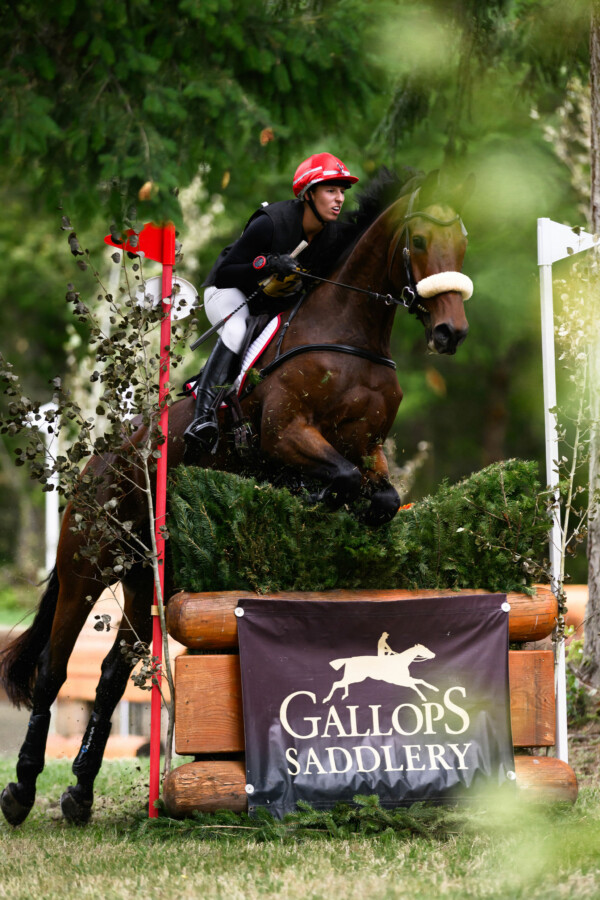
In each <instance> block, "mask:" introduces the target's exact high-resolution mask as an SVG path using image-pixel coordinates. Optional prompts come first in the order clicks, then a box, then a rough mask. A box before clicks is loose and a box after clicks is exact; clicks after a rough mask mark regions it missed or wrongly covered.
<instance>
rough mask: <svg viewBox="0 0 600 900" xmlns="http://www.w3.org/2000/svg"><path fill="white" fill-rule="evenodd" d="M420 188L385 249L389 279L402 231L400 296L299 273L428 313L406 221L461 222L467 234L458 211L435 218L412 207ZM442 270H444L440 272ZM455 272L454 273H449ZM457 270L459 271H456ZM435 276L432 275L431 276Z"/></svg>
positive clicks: (443, 223) (442, 225) (412, 197)
mask: <svg viewBox="0 0 600 900" xmlns="http://www.w3.org/2000/svg"><path fill="white" fill-rule="evenodd" d="M419 190H420V188H417V190H416V191H414V192H413V193H412V194H411V196H410V200H409V201H408V210H407V212H406V215H405V216H404V217H403V219H402V221H401V223H400V227H399V228H398V230H397V231H396V233H395V235H394V237H393V239H392V243H391V244H390V250H389V253H388V270H387V275H388V280H389V281H391V280H392V266H393V264H394V259H395V257H396V253H397V251H398V246H399V244H400V241H401V240H402V236H403V235H404V236H405V237H404V247H403V248H402V258H403V261H404V274H405V275H406V281H407V283H406V285H405V286H404V287H403V288H402V291H401V293H400V297H394V296H392V294H379V293H378V292H377V291H370V290H368V289H367V288H360V287H355V286H354V285H352V284H344V283H343V282H341V281H332V280H331V278H321V277H320V276H319V275H312V274H311V273H310V272H300V273H299V274H300V276H301V277H302V278H311V279H312V280H313V281H322V282H324V283H326V284H333V285H335V286H336V287H341V288H344V289H345V290H347V291H356V292H357V293H359V294H366V295H367V296H368V297H369V299H371V300H382V301H383V302H384V303H385V304H386V305H387V306H393V305H395V306H402V307H403V308H404V309H406V310H408V312H409V313H413V314H414V315H418V313H422V314H425V315H426V314H427V309H426V308H425V307H424V306H423V305H422V304H421V303H420V302H419V296H421V295H420V294H419V285H418V284H417V282H416V281H415V276H414V273H413V268H412V261H411V258H410V247H409V231H408V223H409V222H410V220H411V219H417V218H418V219H426V220H427V221H428V222H433V223H434V225H440V226H441V227H442V228H446V227H449V226H450V225H454V223H455V222H460V227H461V229H462V233H463V234H464V235H465V236H466V234H467V229H466V228H465V226H464V222H463V220H462V219H461V217H460V215H459V214H458V213H457V214H456V215H455V216H454V217H453V218H452V219H438V218H436V216H432V215H430V214H429V213H426V212H420V211H419V210H417V211H416V212H414V211H413V206H414V202H415V200H416V197H417V194H418V193H419ZM440 274H444V273H440ZM452 274H454V273H452ZM457 274H460V273H457ZM430 277H435V276H430ZM427 280H428V279H423V281H427ZM460 290H461V292H463V297H464V299H467V297H466V296H465V295H464V289H462V288H461V289H460Z"/></svg>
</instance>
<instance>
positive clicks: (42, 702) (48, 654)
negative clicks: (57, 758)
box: [0, 573, 103, 825]
mask: <svg viewBox="0 0 600 900" xmlns="http://www.w3.org/2000/svg"><path fill="white" fill-rule="evenodd" d="M77 582H79V583H77ZM102 589H103V587H102V585H101V584H99V583H98V582H96V581H94V580H93V578H91V577H90V578H84V576H83V575H81V576H80V577H79V578H78V579H72V580H71V581H70V582H68V581H67V580H66V579H65V577H64V574H63V577H62V578H60V573H59V589H58V600H57V604H56V612H55V614H54V620H53V623H52V631H51V633H50V638H49V640H48V642H47V644H46V646H45V647H44V650H43V651H42V653H41V655H40V657H39V661H38V670H37V677H36V681H35V687H34V689H33V701H32V712H31V717H30V719H29V726H28V729H27V735H26V737H25V741H24V742H23V745H22V746H21V749H20V751H19V758H18V762H17V782H16V783H14V782H11V783H10V784H8V785H7V786H6V787H5V789H4V791H3V792H2V797H1V799H0V806H1V808H2V812H3V813H4V816H5V818H6V820H7V821H8V822H9V823H10V824H11V825H20V824H21V822H23V821H24V820H25V819H26V818H27V815H28V813H29V811H30V810H31V808H32V806H33V804H34V801H35V792H36V782H37V778H38V775H39V774H40V772H41V771H42V770H43V768H44V760H45V754H46V741H47V738H48V728H49V725H50V708H51V706H52V704H53V703H54V701H55V700H56V697H57V695H58V692H59V690H60V688H61V687H62V685H63V684H64V682H65V680H66V677H67V662H68V659H69V657H70V655H71V652H72V650H73V647H74V646H75V641H76V640H77V636H78V635H79V632H80V631H81V629H82V628H83V625H84V623H85V620H86V619H87V617H88V615H89V613H90V609H91V605H90V602H86V597H87V596H91V597H92V601H91V602H94V601H95V600H96V599H97V598H98V596H99V595H100V593H101V591H102Z"/></svg>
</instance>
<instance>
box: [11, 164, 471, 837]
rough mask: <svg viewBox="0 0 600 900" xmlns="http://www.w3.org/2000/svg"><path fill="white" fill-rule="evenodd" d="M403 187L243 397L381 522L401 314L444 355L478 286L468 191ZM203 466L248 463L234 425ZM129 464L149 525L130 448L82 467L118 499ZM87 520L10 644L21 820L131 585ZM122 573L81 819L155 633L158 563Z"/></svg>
mask: <svg viewBox="0 0 600 900" xmlns="http://www.w3.org/2000/svg"><path fill="white" fill-rule="evenodd" d="M395 197H396V199H395V201H394V202H393V203H391V205H389V206H387V208H384V207H383V204H382V205H380V206H379V208H378V209H373V210H372V214H371V213H369V215H368V216H367V212H365V218H367V219H369V217H370V222H369V221H367V222H366V223H365V225H364V228H363V229H362V230H361V232H360V235H359V237H358V238H357V240H356V241H355V243H354V245H353V246H352V247H351V248H350V249H349V250H348V251H347V252H346V253H345V255H344V258H342V259H341V260H340V261H339V262H338V263H337V264H336V266H335V269H334V271H333V272H332V274H331V281H333V282H335V283H334V284H331V283H323V284H319V286H318V287H316V288H315V289H314V290H312V291H310V293H309V294H308V295H307V297H306V299H305V300H304V302H303V303H302V305H301V306H300V307H299V309H298V310H297V312H296V314H295V315H294V316H293V318H290V319H289V320H288V325H287V326H286V327H285V330H284V336H283V339H282V341H281V345H280V347H279V348H276V347H275V346H269V348H268V349H267V351H266V352H265V354H264V358H263V359H262V360H261V362H260V365H261V367H262V373H263V376H264V377H263V378H262V380H261V381H260V383H259V384H257V385H256V386H255V387H254V388H253V389H252V390H251V391H249V392H248V393H247V395H246V396H245V397H244V398H242V401H241V405H242V410H243V413H244V414H245V416H246V417H247V418H248V419H249V421H250V422H251V423H252V427H253V429H254V431H255V433H256V434H257V435H258V436H259V442H260V447H259V451H258V452H259V453H260V457H261V459H262V460H263V461H266V464H267V465H273V466H274V467H277V466H284V467H288V468H289V469H291V470H294V471H297V472H300V473H301V474H302V476H303V477H306V478H309V479H310V480H311V481H312V482H317V483H318V484H320V485H321V487H322V495H323V498H324V499H325V500H326V501H328V502H329V503H330V505H331V506H334V507H335V506H340V505H341V504H345V503H352V502H353V501H355V500H356V499H357V498H359V496H361V494H362V495H365V496H366V498H367V504H368V506H367V510H366V513H364V514H363V515H364V520H365V522H366V523H367V524H372V525H378V524H381V523H384V522H386V521H389V520H390V519H391V518H392V517H393V516H394V515H395V513H396V511H397V509H398V506H399V497H398V494H397V493H396V491H395V489H394V488H393V486H392V485H391V483H390V481H389V478H388V468H387V462H386V459H385V455H384V452H383V449H382V444H383V441H384V440H385V438H386V437H387V435H388V432H389V431H390V428H391V426H392V423H393V421H394V418H395V416H396V412H397V410H398V406H399V404H400V401H401V398H402V391H401V389H400V386H399V384H398V380H397V377H396V372H395V365H394V363H393V361H392V360H391V359H390V337H391V332H392V324H393V321H394V315H395V311H396V309H397V307H398V306H399V305H403V306H406V307H408V308H409V309H410V311H412V312H414V313H415V314H416V316H417V318H418V319H420V320H421V322H422V323H423V325H424V328H425V334H426V339H427V345H428V346H429V348H430V349H431V350H433V351H436V352H438V353H445V354H452V353H455V352H456V349H457V347H458V346H459V345H460V344H461V343H462V341H463V340H464V339H465V337H466V335H467V331H468V324H467V320H466V317H465V312H464V305H463V303H464V299H465V298H466V297H467V296H469V295H470V291H469V288H468V284H470V282H469V279H468V278H466V276H464V275H462V274H461V273H460V270H461V268H462V262H463V257H464V253H465V249H466V244H467V241H466V232H465V230H464V226H463V224H462V220H461V219H460V215H459V213H458V212H457V209H458V208H459V206H458V203H456V202H455V201H454V200H449V199H448V198H444V197H442V196H440V194H439V188H438V186H437V177H435V178H430V177H428V178H427V179H423V178H422V177H421V178H418V177H417V178H413V179H412V180H411V181H410V182H409V183H408V184H407V185H406V186H405V187H404V189H403V190H399V188H398V187H397V188H396V191H395ZM372 200H373V198H371V201H372ZM371 205H372V206H373V203H372V204H371ZM364 208H365V210H367V209H368V204H366V205H365V207H364ZM467 283H468V284H467ZM348 286H350V289H349V288H348ZM361 291H362V292H361ZM277 354H278V359H277V360H276V355H277ZM193 409H194V400H193V398H191V397H188V398H185V399H183V400H181V401H178V402H176V403H174V404H173V406H172V408H171V410H170V425H169V436H168V461H169V465H170V466H176V465H178V464H180V463H181V462H182V460H183V455H184V441H183V439H182V435H183V432H184V431H185V429H186V428H187V426H188V425H189V423H190V422H191V420H192V417H193ZM144 435H145V429H144V427H142V426H140V428H139V429H138V431H137V432H136V433H135V434H134V435H133V438H132V443H133V444H134V445H135V444H136V442H138V443H141V442H142V441H143V438H144ZM128 449H129V448H128ZM198 463H199V464H200V465H203V466H207V467H213V468H214V467H217V468H222V469H225V470H229V471H240V468H241V463H240V460H239V459H238V456H237V455H236V452H235V449H234V448H233V446H232V440H230V439H228V437H227V435H225V434H223V435H222V439H221V441H220V443H219V448H218V451H217V453H216V454H214V455H213V454H208V455H206V456H202V457H200V459H199V460H198ZM119 467H120V470H121V471H122V472H123V473H124V477H125V479H126V480H127V481H128V483H129V485H130V489H129V490H128V492H126V493H125V495H124V496H123V499H122V500H121V502H120V508H119V509H118V510H117V511H116V512H115V515H117V516H118V517H119V519H120V520H121V521H127V522H128V523H129V527H130V528H131V529H132V531H133V532H134V533H136V531H137V533H139V534H141V533H143V532H144V531H146V532H147V531H148V530H149V529H148V513H147V507H146V505H145V502H144V498H143V496H142V495H141V492H140V490H139V489H141V488H142V487H143V484H142V483H141V475H140V474H139V472H138V471H137V469H136V467H135V466H133V465H132V463H131V459H130V454H129V453H128V452H126V450H125V448H124V451H123V454H122V456H121V455H120V454H105V455H104V456H96V457H92V459H91V460H90V461H89V462H88V464H87V466H86V469H85V470H84V473H87V474H88V476H89V475H91V476H92V478H93V479H95V483H97V485H98V486H97V489H96V490H97V500H98V503H99V505H100V506H102V505H103V504H104V503H105V502H106V500H107V498H110V497H111V486H114V482H115V479H116V478H118V477H119V476H118V475H115V474H114V473H115V471H119ZM88 480H89V479H88ZM136 486H137V488H136ZM138 488H139V489H138ZM74 523H75V513H74V509H73V505H72V504H69V505H67V507H66V509H65V513H64V516H63V522H62V528H61V533H60V539H59V545H58V553H57V559H56V565H55V567H54V569H53V571H52V573H51V574H50V576H49V579H48V582H47V586H46V589H45V592H44V594H43V596H42V598H41V601H40V604H39V607H38V610H37V613H36V616H35V618H34V621H33V623H32V625H31V626H30V627H29V628H28V629H27V630H26V631H25V632H23V633H22V634H21V635H19V636H18V637H17V638H16V639H15V640H14V641H13V642H12V643H11V644H10V645H9V646H8V647H7V648H6V649H5V650H4V651H3V652H2V654H1V655H0V680H1V681H2V683H3V685H4V687H5V689H6V691H7V694H8V696H9V698H10V700H11V701H12V702H13V703H14V704H15V705H17V706H20V705H21V704H23V705H25V706H26V707H28V708H30V709H31V717H30V720H29V727H28V730H27V734H26V737H25V740H24V742H23V744H22V746H21V749H20V752H19V757H18V763H17V781H16V782H11V783H10V784H8V785H7V786H6V787H5V789H4V791H3V792H2V796H1V799H0V806H1V808H2V811H3V813H4V816H5V817H6V819H7V821H8V822H9V823H10V824H11V825H18V824H20V823H21V822H23V821H24V820H25V818H26V817H27V815H28V813H29V811H30V810H31V808H32V806H33V803H34V800H35V791H36V780H37V777H38V775H39V774H40V772H41V771H42V769H43V767H44V757H45V748H46V740H47V735H48V728H49V723H50V708H51V705H52V703H53V702H54V700H55V699H56V697H57V694H58V692H59V690H60V688H61V686H62V684H63V683H64V681H65V679H66V672H67V662H68V660H69V657H70V655H71V652H72V650H73V647H74V645H75V641H76V639H77V637H78V635H79V633H80V631H81V629H82V627H83V625H84V623H85V621H86V619H87V617H88V615H89V613H90V610H91V605H92V604H93V603H95V602H96V600H97V599H98V597H99V596H100V594H101V592H102V591H103V590H104V588H105V587H106V586H109V585H110V584H111V583H114V582H115V581H117V578H116V577H114V575H113V577H112V578H111V577H109V574H107V572H110V570H111V559H113V560H114V552H115V550H114V547H108V546H103V547H102V548H101V549H100V550H99V551H98V553H99V558H98V559H95V560H94V559H92V558H89V556H90V554H89V553H88V554H87V555H86V553H85V549H86V533H85V530H84V531H81V530H77V528H76V527H75V526H74ZM88 544H89V535H88ZM121 584H122V588H123V594H124V608H123V618H122V621H121V624H120V626H119V628H118V630H117V634H116V638H115V641H114V644H113V646H112V648H111V650H110V651H109V653H108V655H107V656H106V658H105V660H104V662H103V663H102V672H101V676H100V680H99V683H98V687H97V691H96V699H95V702H94V706H93V711H92V713H91V716H90V720H89V723H88V725H87V729H86V732H85V735H84V737H83V741H82V744H81V749H80V751H79V753H78V755H77V757H76V759H75V761H74V763H73V772H74V774H75V776H76V778H77V783H76V785H74V786H71V787H69V788H68V789H67V790H66V791H65V793H64V794H63V796H62V798H61V808H62V812H63V815H64V816H65V817H66V819H67V820H69V821H71V822H75V823H79V824H82V823H85V822H86V821H87V820H88V819H89V817H90V815H91V810H92V804H93V786H94V780H95V778H96V775H97V774H98V771H99V769H100V766H101V763H102V757H103V754H104V750H105V747H106V742H107V740H108V736H109V732H110V728H111V716H112V714H113V712H114V710H115V708H116V705H117V703H118V702H119V700H120V698H121V697H122V695H123V693H124V690H125V687H126V685H127V680H128V678H129V676H130V673H131V670H132V665H133V663H132V655H133V654H132V653H131V652H130V653H129V654H127V653H124V652H123V646H122V644H124V645H125V649H126V650H127V649H128V648H129V649H131V648H132V647H133V646H134V645H135V642H136V641H138V640H141V641H143V642H146V643H148V642H149V641H150V635H151V615H150V606H151V602H152V572H151V569H150V568H148V567H147V566H142V565H141V563H140V564H137V565H135V566H133V568H131V569H130V570H129V571H126V572H125V574H124V575H123V576H122V578H121ZM165 597H169V593H168V590H167V589H165Z"/></svg>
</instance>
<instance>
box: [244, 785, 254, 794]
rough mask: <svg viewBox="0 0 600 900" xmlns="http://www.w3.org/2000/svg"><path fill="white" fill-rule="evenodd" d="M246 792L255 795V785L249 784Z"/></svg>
mask: <svg viewBox="0 0 600 900" xmlns="http://www.w3.org/2000/svg"><path fill="white" fill-rule="evenodd" d="M245 791H246V793H247V794H253V793H254V785H253V784H247V785H246V787H245Z"/></svg>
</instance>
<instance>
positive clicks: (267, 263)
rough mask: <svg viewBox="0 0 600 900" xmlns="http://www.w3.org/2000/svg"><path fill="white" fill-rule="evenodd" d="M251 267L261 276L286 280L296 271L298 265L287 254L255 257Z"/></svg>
mask: <svg viewBox="0 0 600 900" xmlns="http://www.w3.org/2000/svg"><path fill="white" fill-rule="evenodd" d="M252 265H253V266H254V268H255V269H256V270H257V271H258V272H260V273H261V275H263V274H264V275H276V276H277V278H286V277H287V276H288V275H293V274H294V272H297V271H298V263H297V262H296V260H295V259H294V258H293V257H292V256H289V254H287V253H269V255H268V256H257V257H256V259H255V260H254V262H253V263H252Z"/></svg>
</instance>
